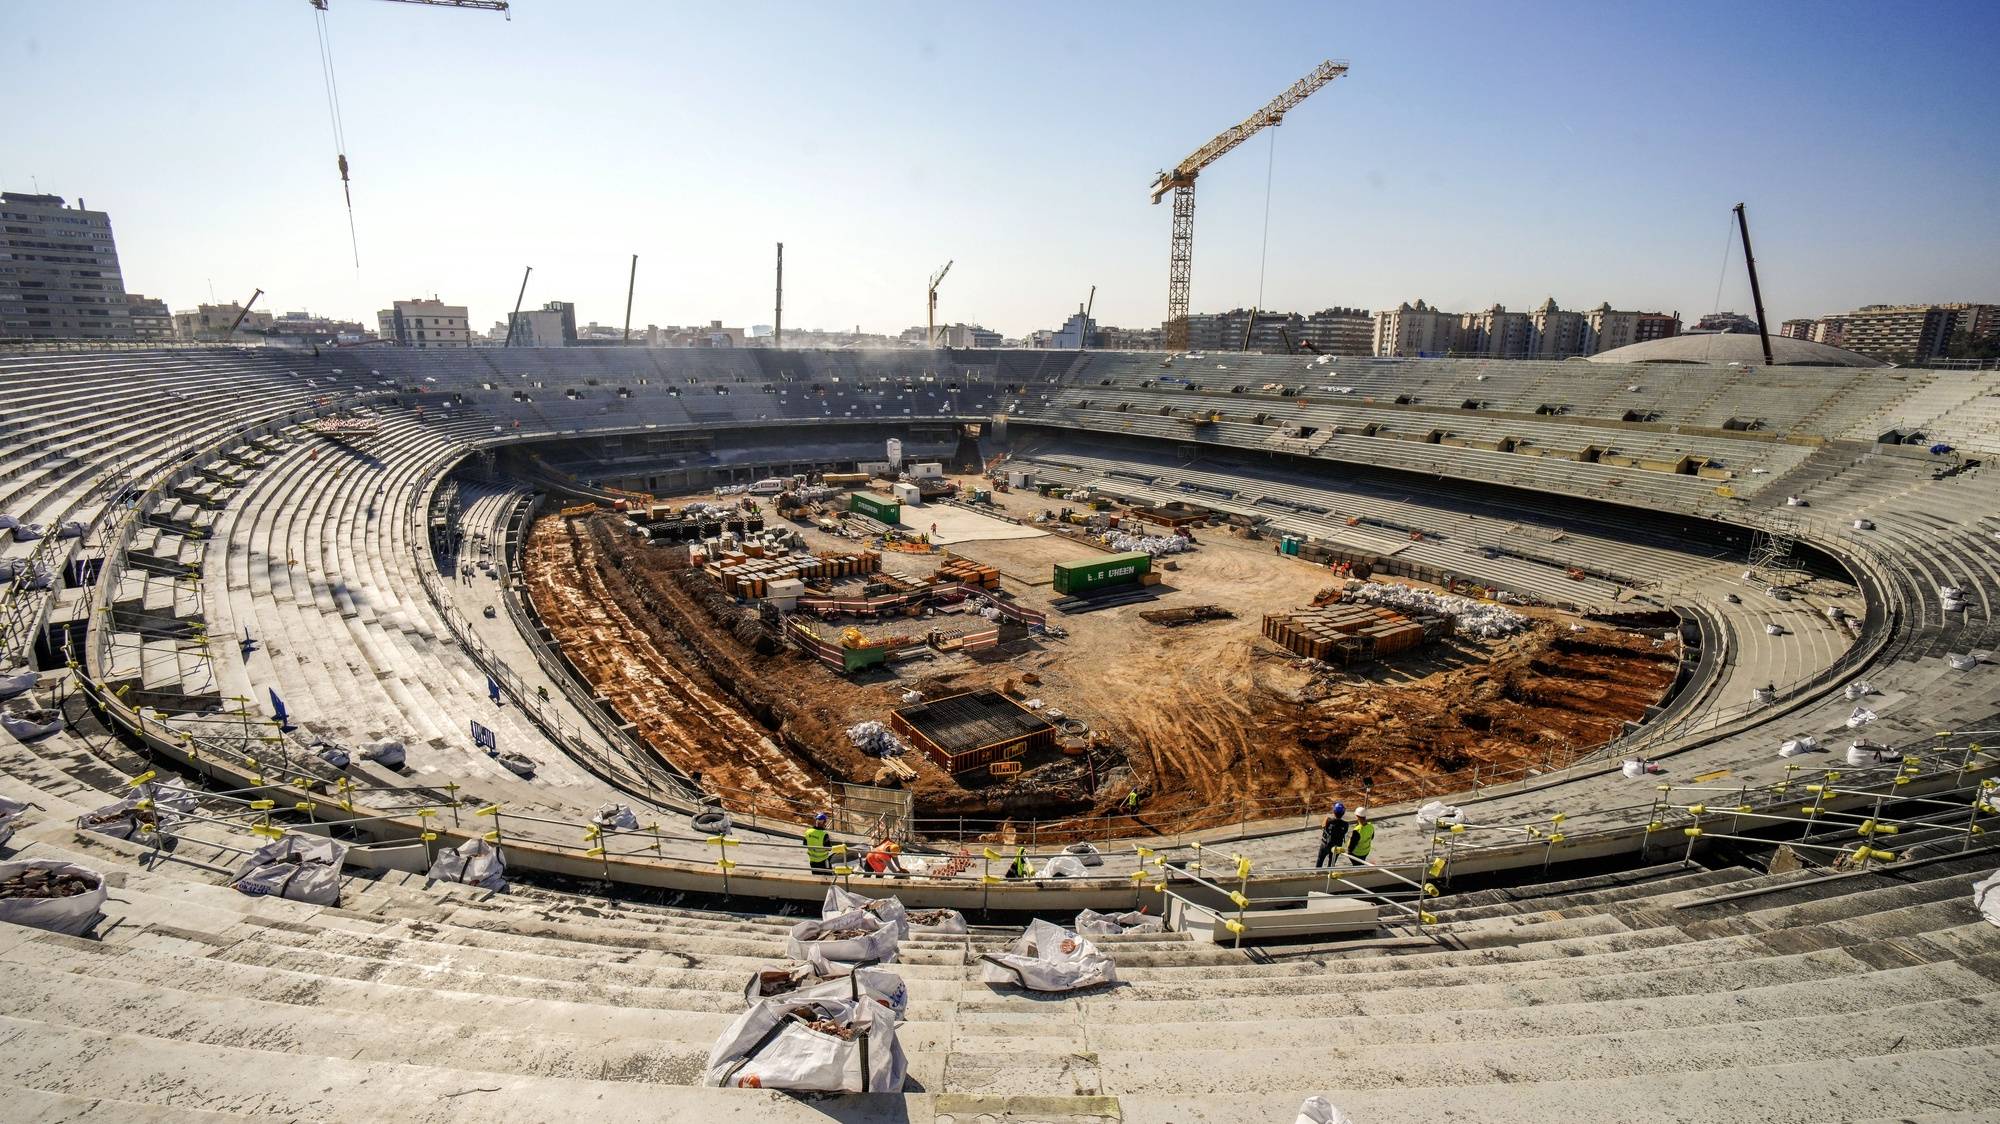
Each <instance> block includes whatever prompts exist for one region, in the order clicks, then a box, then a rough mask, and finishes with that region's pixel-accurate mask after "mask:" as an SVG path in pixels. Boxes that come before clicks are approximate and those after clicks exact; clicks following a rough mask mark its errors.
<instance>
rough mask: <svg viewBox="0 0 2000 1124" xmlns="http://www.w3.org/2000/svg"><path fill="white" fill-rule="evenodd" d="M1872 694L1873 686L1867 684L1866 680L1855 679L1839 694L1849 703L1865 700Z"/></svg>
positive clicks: (1873, 691)
mask: <svg viewBox="0 0 2000 1124" xmlns="http://www.w3.org/2000/svg"><path fill="white" fill-rule="evenodd" d="M1874 693H1875V687H1874V685H1873V684H1871V683H1869V682H1868V680H1866V679H1856V680H1855V681H1854V682H1852V683H1849V684H1848V685H1847V686H1846V687H1845V688H1844V689H1843V690H1842V691H1841V694H1843V695H1846V696H1847V701H1849V702H1853V701H1854V700H1856V699H1864V698H1867V697H1868V696H1869V695H1872V694H1874Z"/></svg>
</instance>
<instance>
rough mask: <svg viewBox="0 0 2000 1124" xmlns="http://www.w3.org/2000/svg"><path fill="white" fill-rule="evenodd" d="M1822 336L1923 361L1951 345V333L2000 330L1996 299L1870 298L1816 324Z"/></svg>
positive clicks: (1879, 355)
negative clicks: (1980, 301)
mask: <svg viewBox="0 0 2000 1124" xmlns="http://www.w3.org/2000/svg"><path fill="white" fill-rule="evenodd" d="M1815 328H1816V330H1818V331H1819V332H1820V334H1823V335H1826V336H1829V337H1834V336H1837V337H1838V338H1837V339H1833V338H1829V339H1826V340H1824V341H1823V342H1826V343H1837V344H1838V345H1839V346H1841V347H1845V348H1847V349H1848V350H1850V351H1858V352H1860V353H1861V354H1863V355H1868V356H1872V357H1874V358H1876V359H1882V360H1887V361H1889V362H1892V363H1921V362H1923V361H1925V360H1927V359H1935V358H1937V357H1938V356H1941V355H1943V354H1944V353H1945V351H1946V349H1947V348H1948V347H1950V345H1951V342H1952V339H1953V337H1955V336H1968V337H1972V338H1981V337H1987V336H1992V335H1995V334H2000V305H1991V304H1966V303H1956V304H1870V305H1863V306H1862V307H1860V308H1857V309H1855V310H1854V311H1853V312H1849V313H1847V314H1845V315H1843V316H1827V317H1822V318H1821V319H1820V320H1819V321H1818V322H1817V323H1816V325H1815Z"/></svg>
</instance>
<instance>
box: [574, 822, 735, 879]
mask: <svg viewBox="0 0 2000 1124" xmlns="http://www.w3.org/2000/svg"><path fill="white" fill-rule="evenodd" d="M583 841H584V842H585V843H595V844H597V846H595V847H591V848H589V849H587V850H585V851H584V852H583V853H584V854H585V855H586V856H588V857H590V858H594V859H596V860H598V862H599V863H601V864H602V865H603V867H604V877H605V880H606V881H609V880H610V878H611V856H610V855H609V854H607V853H606V852H605V847H604V829H603V828H601V827H599V826H597V825H596V824H591V825H590V826H589V827H587V828H585V829H584V830H583ZM724 892H725V893H727V892H728V891H726V890H725V891H724Z"/></svg>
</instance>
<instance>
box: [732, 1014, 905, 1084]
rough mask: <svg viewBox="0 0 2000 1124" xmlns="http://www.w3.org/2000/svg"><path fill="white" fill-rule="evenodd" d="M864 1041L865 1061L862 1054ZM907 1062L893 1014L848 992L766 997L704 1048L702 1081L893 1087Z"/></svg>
mask: <svg viewBox="0 0 2000 1124" xmlns="http://www.w3.org/2000/svg"><path fill="white" fill-rule="evenodd" d="M794 1012H798V1013H801V1014H804V1015H806V1016H807V1017H813V1018H818V1019H821V1020H824V1021H827V1022H831V1023H833V1024H835V1025H837V1026H840V1027H843V1028H847V1029H849V1030H851V1031H852V1032H853V1034H854V1037H853V1038H852V1039H842V1038H840V1037H837V1036H835V1035H832V1034H827V1033H825V1032H822V1031H818V1030H814V1029H813V1028H812V1027H809V1026H807V1025H806V1024H805V1023H803V1022H801V1021H799V1019H797V1018H795V1017H793V1016H794ZM863 1042H866V1043H867V1046H868V1049H867V1055H868V1057H867V1060H866V1062H865V1068H864V1062H863V1060H862V1043H863ZM908 1072H909V1062H908V1060H907V1059H905V1058H904V1056H903V1046H902V1043H900V1042H898V1041H897V1040H896V1016H894V1015H892V1014H890V1013H889V1011H888V1010H887V1009H885V1008H884V1007H883V1006H882V1005H881V1004H879V1003H866V1002H863V1003H856V1002H854V1001H853V1000H851V999H791V998H780V999H763V1000H759V1001H758V1002H756V1003H754V1004H752V1005H751V1007H750V1009H749V1010H747V1011H745V1012H743V1013H742V1014H741V1015H738V1016H737V1018H736V1021H735V1022H733V1023H731V1024H729V1029H728V1030H725V1031H723V1032H722V1037H721V1038H719V1039H717V1040H716V1043H715V1048H714V1049H713V1050H711V1051H709V1055H708V1070H707V1072H706V1073H705V1074H704V1075H703V1076H702V1084H703V1085H707V1086H709V1087H711V1088H717V1089H786V1090H791V1091H794V1092H807V1093H862V1092H873V1093H898V1092H901V1091H902V1089H903V1078H904V1077H905V1075H907V1074H908Z"/></svg>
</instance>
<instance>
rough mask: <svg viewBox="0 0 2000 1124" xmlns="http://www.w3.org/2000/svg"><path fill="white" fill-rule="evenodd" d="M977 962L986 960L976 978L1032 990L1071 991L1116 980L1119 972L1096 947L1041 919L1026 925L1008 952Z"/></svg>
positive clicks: (989, 954)
mask: <svg viewBox="0 0 2000 1124" xmlns="http://www.w3.org/2000/svg"><path fill="white" fill-rule="evenodd" d="M980 959H981V960H983V961H985V967H984V968H983V969H982V970H981V972H980V977H979V978H980V979H981V980H983V981H984V982H986V983H996V984H1019V985H1020V986H1022V987H1025V988H1028V989H1030V990H1033V991H1073V990H1075V989H1077V988H1083V987H1096V986H1097V985H1099V984H1107V983H1116V982H1117V981H1118V969H1117V968H1116V967H1115V966H1114V965H1113V964H1112V963H1111V958H1110V957H1109V956H1106V955H1105V954H1104V953H1102V952H1099V951H1098V950H1097V946H1096V945H1094V944H1091V943H1090V942H1089V941H1087V940H1085V939H1083V938H1082V937H1081V936H1078V935H1077V934H1075V933H1072V932H1070V931H1069V930H1068V929H1065V928H1063V927H1062V926H1060V925H1055V924H1051V923H1049V922H1047V921H1043V920H1041V919H1040V918H1037V919H1035V920H1034V921H1031V922H1029V923H1028V929H1027V931H1026V932H1024V933H1022V934H1021V935H1020V937H1018V938H1016V939H1015V941H1014V944H1013V947H1012V948H1010V949H1009V950H1008V951H1006V952H1002V953H987V954H986V955H984V956H981V957H980Z"/></svg>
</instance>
